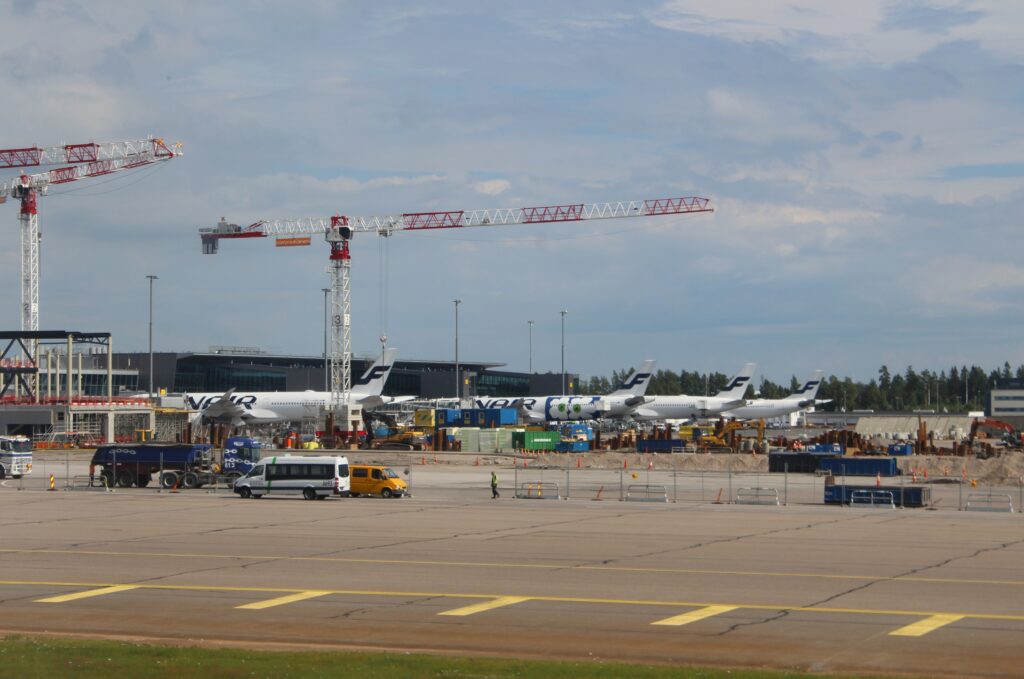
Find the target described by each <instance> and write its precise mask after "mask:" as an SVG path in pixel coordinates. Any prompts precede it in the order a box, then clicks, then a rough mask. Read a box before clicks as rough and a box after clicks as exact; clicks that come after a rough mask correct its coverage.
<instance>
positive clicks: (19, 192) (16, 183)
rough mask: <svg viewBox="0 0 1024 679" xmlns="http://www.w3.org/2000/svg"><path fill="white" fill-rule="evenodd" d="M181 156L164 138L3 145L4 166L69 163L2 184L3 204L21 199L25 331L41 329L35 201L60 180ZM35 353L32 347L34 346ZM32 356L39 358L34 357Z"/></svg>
mask: <svg viewBox="0 0 1024 679" xmlns="http://www.w3.org/2000/svg"><path fill="white" fill-rule="evenodd" d="M179 155H181V145H180V144H176V145H174V146H173V147H171V146H168V145H167V144H165V143H164V141H163V140H162V139H159V138H156V137H149V138H148V139H141V140H131V141H116V142H105V143H98V142H89V143H87V144H65V145H63V146H49V147H39V146H29V147H26V148H20V149H0V170H5V169H11V168H32V167H41V166H43V165H65V167H58V168H54V169H52V170H47V171H44V172H39V173H36V174H29V173H28V171H27V169H26V170H22V174H21V176H19V177H16V178H14V179H12V180H10V181H7V182H0V203H3V202H6V200H7V198H8V197H12V198H17V199H19V200H20V201H21V211H20V212H19V214H18V221H19V222H20V224H21V329H22V330H23V331H36V330H39V211H38V205H37V199H38V197H39V196H44V195H46V192H47V189H48V188H49V187H50V186H53V185H56V184H66V183H68V182H74V181H79V180H81V179H88V178H90V177H102V176H105V175H108V174H112V173H114V172H120V171H123V170H133V169H135V168H138V167H142V166H143V165H150V164H152V163H157V162H161V161H166V160H170V159H171V158H174V157H176V156H179ZM33 351H34V349H33ZM32 358H33V359H34V358H35V356H33V357H32Z"/></svg>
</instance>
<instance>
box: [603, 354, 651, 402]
mask: <svg viewBox="0 0 1024 679" xmlns="http://www.w3.org/2000/svg"><path fill="white" fill-rule="evenodd" d="M656 364H657V361H654V360H652V359H647V360H646V361H644V362H643V364H642V365H641V366H640V368H638V369H636V370H633V372H631V373H630V374H629V376H628V377H627V378H626V379H625V381H624V382H623V383H622V384H620V385H619V387H618V389H616V390H615V391H613V392H612V393H611V395H614V396H622V395H626V394H628V395H630V396H642V395H643V394H645V393H647V387H648V386H650V384H651V377H653V376H654V366H655V365H656Z"/></svg>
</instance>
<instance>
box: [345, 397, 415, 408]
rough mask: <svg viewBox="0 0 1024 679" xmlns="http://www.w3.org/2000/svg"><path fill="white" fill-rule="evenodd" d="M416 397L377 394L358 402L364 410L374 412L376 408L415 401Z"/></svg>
mask: <svg viewBox="0 0 1024 679" xmlns="http://www.w3.org/2000/svg"><path fill="white" fill-rule="evenodd" d="M415 399H416V397H415V396H379V395H376V394H368V395H366V396H363V397H361V398H356V402H357V403H358V404H359V405H361V406H362V407H363V410H373V409H374V408H380V407H381V406H382V405H387V404H389V403H405V402H406V401H413V400H415Z"/></svg>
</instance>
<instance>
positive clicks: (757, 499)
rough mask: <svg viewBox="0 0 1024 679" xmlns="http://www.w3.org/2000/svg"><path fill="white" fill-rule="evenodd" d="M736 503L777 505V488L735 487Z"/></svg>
mask: <svg viewBox="0 0 1024 679" xmlns="http://www.w3.org/2000/svg"><path fill="white" fill-rule="evenodd" d="M736 504H738V505H774V506H776V507H778V506H779V489H778V488H737V489H736Z"/></svg>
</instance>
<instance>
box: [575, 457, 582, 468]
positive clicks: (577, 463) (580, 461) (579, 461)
mask: <svg viewBox="0 0 1024 679" xmlns="http://www.w3.org/2000/svg"><path fill="white" fill-rule="evenodd" d="M581 467H583V458H582V457H577V458H576V469H580V468H581Z"/></svg>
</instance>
